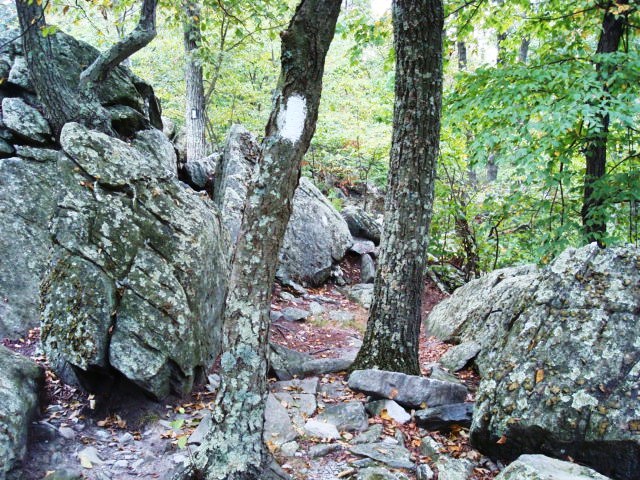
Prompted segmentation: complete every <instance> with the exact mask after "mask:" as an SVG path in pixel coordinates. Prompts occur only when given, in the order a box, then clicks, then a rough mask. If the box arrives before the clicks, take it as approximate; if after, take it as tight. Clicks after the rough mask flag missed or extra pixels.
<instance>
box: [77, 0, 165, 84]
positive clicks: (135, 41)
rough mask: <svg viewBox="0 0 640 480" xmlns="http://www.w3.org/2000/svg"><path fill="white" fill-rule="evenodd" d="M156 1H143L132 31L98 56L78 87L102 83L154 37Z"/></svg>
mask: <svg viewBox="0 0 640 480" xmlns="http://www.w3.org/2000/svg"><path fill="white" fill-rule="evenodd" d="M157 5H158V0H143V3H142V10H141V11H140V20H138V24H137V25H136V28H134V29H133V31H132V32H131V33H130V34H129V35H127V36H126V37H125V38H124V39H122V40H121V41H120V42H118V43H116V44H115V45H113V46H112V47H111V48H110V49H109V50H107V51H106V52H103V53H102V54H100V56H99V57H98V58H96V60H95V61H94V62H93V63H92V64H91V65H89V66H88V67H87V69H86V70H85V71H84V72H82V74H81V75H80V87H81V88H86V87H88V86H90V85H95V84H97V83H99V82H101V81H103V80H104V79H105V78H106V77H107V75H109V73H110V72H111V71H112V70H113V69H114V68H116V67H117V66H118V65H120V63H122V62H123V61H124V60H125V59H127V58H129V57H130V56H131V55H133V54H134V53H135V52H137V51H138V50H140V49H141V48H143V47H145V46H146V45H148V44H149V42H151V40H153V39H154V38H155V36H156V8H157Z"/></svg>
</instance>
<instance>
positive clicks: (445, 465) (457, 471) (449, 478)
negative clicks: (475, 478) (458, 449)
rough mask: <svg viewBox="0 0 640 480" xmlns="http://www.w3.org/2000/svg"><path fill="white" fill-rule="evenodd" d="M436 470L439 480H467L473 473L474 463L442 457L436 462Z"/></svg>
mask: <svg viewBox="0 0 640 480" xmlns="http://www.w3.org/2000/svg"><path fill="white" fill-rule="evenodd" d="M436 468H437V469H438V480H467V479H468V478H469V476H470V475H471V472H472V471H473V463H471V462H470V461H469V460H462V459H457V458H451V457H449V456H447V455H442V456H441V457H440V458H438V461H437V462H436Z"/></svg>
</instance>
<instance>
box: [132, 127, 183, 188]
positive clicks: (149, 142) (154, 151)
mask: <svg viewBox="0 0 640 480" xmlns="http://www.w3.org/2000/svg"><path fill="white" fill-rule="evenodd" d="M131 144H132V145H133V146H134V147H135V148H136V150H138V151H139V152H140V153H142V154H143V155H144V156H145V157H148V158H152V159H153V161H152V163H153V165H154V167H156V166H158V167H159V168H160V169H161V170H160V171H158V172H156V175H158V176H162V177H164V176H168V177H174V176H176V170H177V162H178V161H177V158H176V151H175V149H174V148H173V145H171V142H168V141H167V139H166V138H165V136H164V135H163V133H162V132H161V131H160V130H157V129H155V128H151V129H149V130H141V131H139V132H136V133H135V135H134V136H133V140H132V142H131Z"/></svg>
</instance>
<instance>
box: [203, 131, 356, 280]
mask: <svg viewBox="0 0 640 480" xmlns="http://www.w3.org/2000/svg"><path fill="white" fill-rule="evenodd" d="M259 150H260V148H259V145H258V143H257V141H256V139H255V137H254V136H253V135H251V134H250V133H249V132H248V131H247V130H246V129H245V128H244V127H242V126H240V125H234V126H233V127H231V130H230V131H229V135H228V136H227V141H226V145H225V149H224V154H223V155H222V159H221V160H220V162H218V166H217V169H216V175H215V185H214V200H215V202H216V204H217V205H218V206H219V207H220V210H221V211H222V215H223V218H224V222H225V225H226V227H227V229H228V230H229V232H230V234H231V238H232V240H233V241H235V240H237V238H238V234H239V230H240V224H241V222H242V215H243V211H244V202H245V199H246V197H247V190H248V185H249V182H250V179H251V175H252V174H253V170H254V167H255V163H256V161H257V159H258V155H259ZM352 243H353V239H352V238H351V234H350V233H349V227H348V225H347V223H346V222H345V221H344V219H343V218H342V217H341V216H340V214H339V213H338V212H337V211H336V209H335V208H334V207H333V205H332V204H331V202H330V201H329V200H328V199H327V198H326V197H325V196H324V195H323V194H322V192H320V190H318V189H317V188H316V187H315V186H314V185H313V184H312V183H311V181H310V180H308V179H307V178H305V177H301V178H300V184H299V186H298V188H297V189H296V192H295V195H294V198H293V211H292V214H291V218H290V220H289V224H288V226H287V230H286V232H285V236H284V242H283V246H282V249H281V250H280V256H279V265H278V269H277V272H276V275H277V277H278V278H279V279H280V280H282V281H285V282H286V281H294V282H298V283H303V284H309V285H319V284H321V283H322V282H324V281H325V280H326V279H327V278H329V276H330V274H331V267H332V266H333V265H334V263H335V262H337V261H340V260H341V259H342V258H343V257H344V255H345V253H346V252H347V249H348V248H349V247H350V246H351V244H352Z"/></svg>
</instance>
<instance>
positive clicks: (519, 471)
mask: <svg viewBox="0 0 640 480" xmlns="http://www.w3.org/2000/svg"><path fill="white" fill-rule="evenodd" d="M496 480H610V479H609V477H605V476H604V475H600V474H599V473H598V472H595V471H594V470H591V469H590V468H587V467H583V466H582V465H577V464H575V463H570V462H563V461H562V460H556V459H555V458H549V457H545V456H544V455H521V456H520V457H519V458H518V459H517V460H516V461H515V462H513V463H512V464H510V465H509V466H508V467H507V468H505V469H504V470H503V471H501V472H500V474H499V475H498V476H497V477H496Z"/></svg>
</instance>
